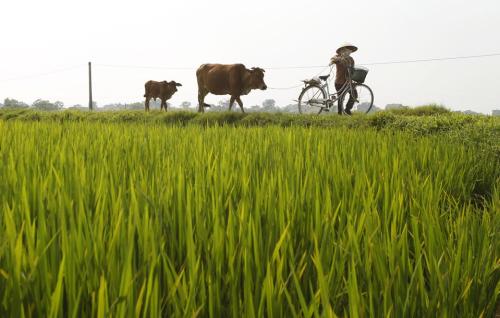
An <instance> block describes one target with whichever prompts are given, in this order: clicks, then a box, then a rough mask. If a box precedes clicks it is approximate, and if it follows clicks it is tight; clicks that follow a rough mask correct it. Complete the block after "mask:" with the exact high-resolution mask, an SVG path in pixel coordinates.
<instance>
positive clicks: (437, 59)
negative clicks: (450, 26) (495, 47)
mask: <svg viewBox="0 0 500 318" xmlns="http://www.w3.org/2000/svg"><path fill="white" fill-rule="evenodd" d="M493 56H500V53H490V54H480V55H465V56H453V57H438V58H427V59H417V60H403V61H388V62H373V63H363V64H358V65H367V66H370V65H389V64H410V63H422V62H436V61H450V60H465V59H476V58H484V57H493Z"/></svg>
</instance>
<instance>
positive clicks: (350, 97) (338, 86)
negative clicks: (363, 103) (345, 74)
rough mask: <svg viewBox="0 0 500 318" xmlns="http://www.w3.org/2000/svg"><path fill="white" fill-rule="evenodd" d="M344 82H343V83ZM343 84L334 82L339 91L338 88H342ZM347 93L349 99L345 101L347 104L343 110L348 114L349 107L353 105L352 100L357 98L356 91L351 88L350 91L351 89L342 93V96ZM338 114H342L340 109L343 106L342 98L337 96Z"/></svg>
mask: <svg viewBox="0 0 500 318" xmlns="http://www.w3.org/2000/svg"><path fill="white" fill-rule="evenodd" d="M344 84H345V83H344ZM344 84H338V83H335V89H336V90H337V92H338V91H340V89H342V87H343V86H344ZM347 94H349V100H348V101H347V104H346V105H345V112H346V113H348V114H350V113H351V109H352V107H353V106H354V101H355V100H356V98H358V96H357V95H358V92H357V91H356V90H355V89H353V90H352V92H351V91H348V92H347V93H346V94H345V95H344V98H345V96H347ZM338 103H339V109H338V110H339V114H340V115H342V110H343V108H344V99H343V98H339V101H338Z"/></svg>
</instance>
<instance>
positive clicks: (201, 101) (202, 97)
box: [198, 90, 208, 113]
mask: <svg viewBox="0 0 500 318" xmlns="http://www.w3.org/2000/svg"><path fill="white" fill-rule="evenodd" d="M207 94H208V92H206V91H203V90H198V112H199V113H203V112H205V105H206V104H205V96H207Z"/></svg>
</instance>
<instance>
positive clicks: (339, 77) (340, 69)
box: [330, 54, 354, 85]
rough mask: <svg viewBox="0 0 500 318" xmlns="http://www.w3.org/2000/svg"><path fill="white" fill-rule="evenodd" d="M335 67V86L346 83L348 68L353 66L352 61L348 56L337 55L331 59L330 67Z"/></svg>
mask: <svg viewBox="0 0 500 318" xmlns="http://www.w3.org/2000/svg"><path fill="white" fill-rule="evenodd" d="M332 64H335V65H336V66H337V73H336V74H335V84H336V85H343V84H344V83H345V82H346V81H347V76H348V68H349V67H353V66H354V59H353V58H352V57H350V56H345V55H340V54H337V55H335V56H334V57H332V59H331V61H330V65H332Z"/></svg>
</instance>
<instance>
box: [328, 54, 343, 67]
mask: <svg viewBox="0 0 500 318" xmlns="http://www.w3.org/2000/svg"><path fill="white" fill-rule="evenodd" d="M341 61H342V56H340V55H338V54H337V55H335V56H334V57H332V58H331V59H330V66H331V65H333V64H338V63H340V62H341Z"/></svg>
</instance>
